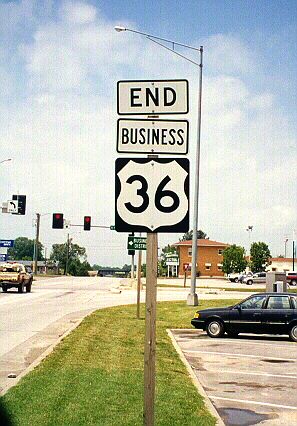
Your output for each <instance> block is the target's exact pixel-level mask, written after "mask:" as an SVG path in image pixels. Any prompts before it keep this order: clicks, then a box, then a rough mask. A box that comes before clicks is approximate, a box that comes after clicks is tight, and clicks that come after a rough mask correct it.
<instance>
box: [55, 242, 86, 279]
mask: <svg viewBox="0 0 297 426" xmlns="http://www.w3.org/2000/svg"><path fill="white" fill-rule="evenodd" d="M86 258H87V256H86V249H85V248H84V247H80V246H79V245H78V244H72V242H71V241H70V243H69V253H68V272H69V273H70V274H71V275H80V274H81V273H82V271H83V270H84V266H82V265H85V267H87V265H88V268H89V269H88V270H90V269H91V267H90V265H89V264H88V263H87V262H86ZM50 259H51V260H53V261H55V262H59V267H60V268H63V269H64V271H65V270H66V261H67V243H64V244H53V247H52V252H51V255H50ZM81 260H82V262H81ZM85 275H86V274H85Z"/></svg>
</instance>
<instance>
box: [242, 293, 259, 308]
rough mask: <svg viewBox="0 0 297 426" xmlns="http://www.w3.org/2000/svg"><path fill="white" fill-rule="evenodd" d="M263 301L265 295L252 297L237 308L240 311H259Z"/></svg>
mask: <svg viewBox="0 0 297 426" xmlns="http://www.w3.org/2000/svg"><path fill="white" fill-rule="evenodd" d="M265 299H266V296H265V295H261V296H260V295H259V296H254V297H251V298H250V299H248V300H245V301H244V302H242V303H240V304H239V306H240V307H241V309H261V308H262V305H263V302H264V300H265Z"/></svg>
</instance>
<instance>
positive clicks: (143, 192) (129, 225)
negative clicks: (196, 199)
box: [115, 158, 189, 232]
mask: <svg viewBox="0 0 297 426" xmlns="http://www.w3.org/2000/svg"><path fill="white" fill-rule="evenodd" d="M115 196H116V198H115V212H116V214H115V227H116V231H118V232H134V231H135V232H186V231H187V230H188V229H189V160H188V159H187V158H135V159H134V158H118V159H117V160H116V179H115Z"/></svg>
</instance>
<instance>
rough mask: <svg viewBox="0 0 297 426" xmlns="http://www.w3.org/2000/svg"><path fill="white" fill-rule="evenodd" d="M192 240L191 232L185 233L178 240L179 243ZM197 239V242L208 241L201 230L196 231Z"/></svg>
mask: <svg viewBox="0 0 297 426" xmlns="http://www.w3.org/2000/svg"><path fill="white" fill-rule="evenodd" d="M192 239H193V230H191V231H188V232H186V233H185V234H184V235H183V236H182V238H180V239H179V241H188V240H192ZM197 239H198V240H205V239H207V240H209V237H208V236H207V234H206V233H205V232H203V231H202V230H201V229H199V230H198V231H197Z"/></svg>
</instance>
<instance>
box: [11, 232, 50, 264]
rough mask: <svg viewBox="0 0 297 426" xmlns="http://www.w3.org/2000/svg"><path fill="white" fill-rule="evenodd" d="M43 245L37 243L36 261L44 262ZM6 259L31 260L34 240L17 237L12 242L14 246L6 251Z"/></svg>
mask: <svg viewBox="0 0 297 426" xmlns="http://www.w3.org/2000/svg"><path fill="white" fill-rule="evenodd" d="M42 250H43V245H42V244H41V243H40V242H38V260H44V257H43V254H42ZM7 254H8V257H9V258H10V259H12V260H33V256H34V240H30V239H29V238H27V237H18V238H16V239H15V241H14V246H13V247H11V248H9V249H8V252H7Z"/></svg>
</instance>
